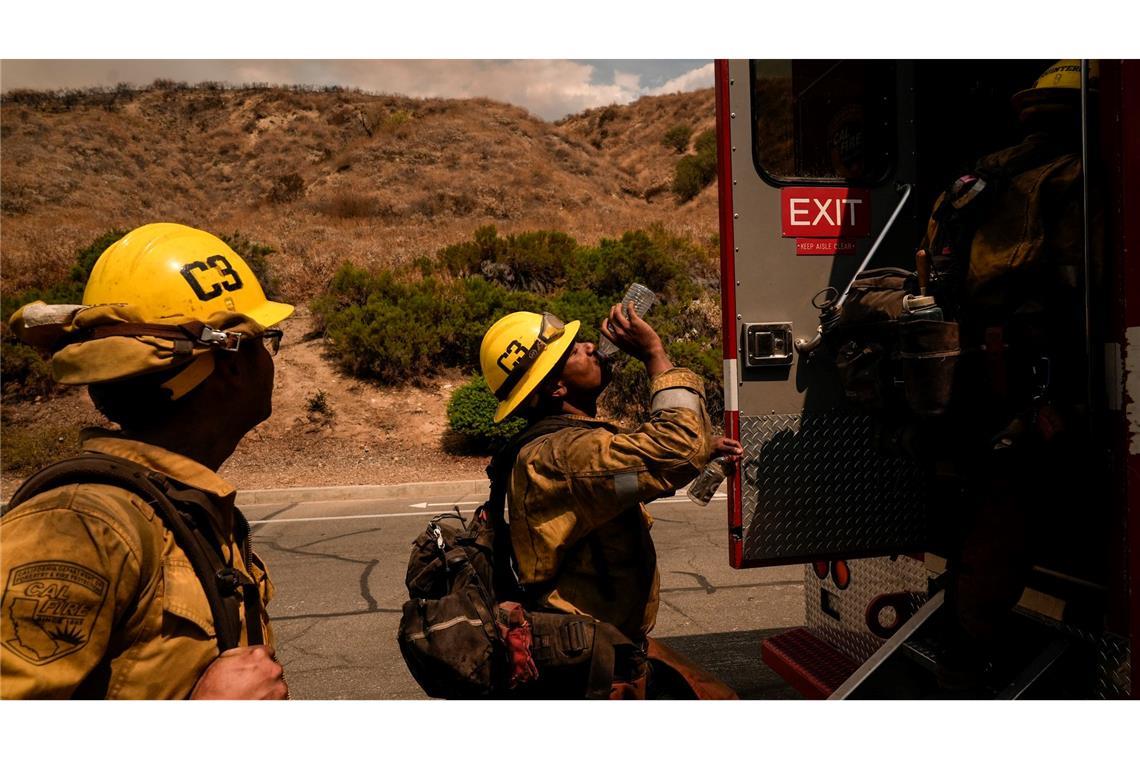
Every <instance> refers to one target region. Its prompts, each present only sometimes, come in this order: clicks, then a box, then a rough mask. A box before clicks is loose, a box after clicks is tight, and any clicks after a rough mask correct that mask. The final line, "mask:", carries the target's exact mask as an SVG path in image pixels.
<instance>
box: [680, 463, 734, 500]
mask: <svg viewBox="0 0 1140 760" xmlns="http://www.w3.org/2000/svg"><path fill="white" fill-rule="evenodd" d="M730 472H732V463H731V462H729V461H728V457H716V458H714V459H710V460H709V463H708V464H706V465H705V469H703V470H701V474H700V475H698V476H697V477H696V478H694V479H693V482H692V483H690V484H689V490H688V491H686V492H685V495H686V496H688V497H689V498H690V499H692V500H693V502H695V503H696V504H698V505H699V506H702V507H704V506H708V503H709V502H710V501H712V497H713V494H715V493H716V489H718V488H720V484H721V483H723V482H724V479H725V478H727V477H728V475H729V473H730Z"/></svg>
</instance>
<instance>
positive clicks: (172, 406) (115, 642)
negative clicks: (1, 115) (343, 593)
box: [0, 224, 293, 699]
mask: <svg viewBox="0 0 1140 760" xmlns="http://www.w3.org/2000/svg"><path fill="white" fill-rule="evenodd" d="M292 312H293V307H292V306H290V305H288V304H283V303H276V302H274V301H270V300H268V299H267V298H266V297H265V294H264V292H263V291H262V288H261V286H260V284H259V283H258V281H257V278H256V277H255V276H254V274H253V272H252V270H251V269H250V268H249V266H248V265H247V264H246V263H245V262H244V261H243V260H242V258H241V257H240V256H238V255H237V254H236V253H234V251H233V250H231V249H230V248H229V246H227V245H226V244H225V243H224V242H222V241H221V240H219V239H218V238H216V237H214V236H213V235H210V234H209V233H206V232H203V231H201V230H196V229H192V228H190V227H185V226H182V225H179V224H149V225H146V226H143V227H140V228H138V229H136V230H133V231H132V232H130V233H128V234H127V235H126V236H125V237H123V238H122V239H120V240H119V241H118V242H116V243H114V244H113V245H111V246H110V247H109V248H108V249H107V250H106V251H105V252H104V253H103V255H102V256H101V257H100V258H99V260H98V262H96V264H95V267H94V269H93V270H92V272H91V276H90V278H89V280H88V282H87V286H86V289H85V291H84V294H83V303H82V304H81V305H50V306H49V305H47V304H44V303H41V302H36V303H33V304H28V305H26V306H24V307H23V308H22V309H20V310H19V311H18V312H16V314H14V315H13V317H12V319H11V326H12V329H13V330H14V331H15V333H16V334H17V335H18V336H19V337H20V338H21V339H23V340H24V341H25V342H28V343H30V344H32V345H34V346H37V347H39V348H41V349H43V350H45V351H50V352H51V353H52V357H51V367H52V372H53V374H54V376H55V378H56V379H57V380H58V381H59V382H61V383H64V384H67V385H87V386H88V391H89V393H90V395H91V398H92V400H93V401H94V402H95V405H96V407H98V408H99V410H100V411H101V412H103V414H104V415H105V416H106V417H107V418H108V419H110V420H111V421H112V422H115V423H117V424H118V425H119V426H120V428H121V430H119V431H116V432H112V431H110V430H94V429H89V430H87V431H84V442H83V454H82V455H81V456H80V457H78V458H75V459H72V460H65V461H64V462H61V463H57V464H55V465H52V466H49V467H48V468H46V469H45V470H42V471H40V472H39V473H37V474H36V475H33V476H32V477H31V478H29V479H28V480H27V481H25V483H24V484H23V485H22V486H21V488H20V489H19V490H18V491H17V492H16V494H15V495H14V496H13V498H12V501H11V503H10V504H9V505H8V507H7V508H6V509H5V513H4V515H3V522H2V526H3V528H2V530H3V532H2V535H3V552H2V557H0V565H2V568H0V578H3V582H4V584H5V586H4V589H3V592H2V593H3V596H2V598H0V666H2V673H3V678H2V686H0V691H2V694H0V696H3V697H4V698H146V699H166V698H173V699H181V698H186V697H190V698H197V699H211V698H215V699H243V698H252V699H274V698H283V697H286V696H287V695H288V689H287V687H286V685H285V681H284V677H283V672H282V669H281V666H280V665H279V664H278V663H277V662H276V658H275V656H274V651H273V636H272V632H271V631H270V629H269V623H268V617H267V615H266V612H265V604H266V602H268V601H269V599H270V597H271V595H272V588H273V587H272V585H271V584H270V582H269V577H268V575H267V574H266V571H265V567H264V565H263V564H262V563H261V561H260V559H258V557H257V555H256V554H254V553H253V552H252V551H251V550H250V545H249V524H248V523H247V522H246V520H245V518H244V517H243V516H242V515H241V513H240V512H239V511H238V510H237V509H236V508H235V506H234V488H233V486H231V485H230V484H229V483H227V482H226V481H225V480H223V479H222V478H220V477H219V476H218V475H217V472H216V471H217V470H218V468H219V467H221V465H222V463H223V462H224V461H225V460H226V459H227V458H228V457H229V456H230V454H231V453H232V452H233V450H234V448H235V447H236V446H237V444H238V442H239V441H240V440H241V438H242V437H243V436H244V435H245V434H246V433H247V432H248V431H249V430H251V429H252V428H253V427H254V426H255V425H257V424H258V423H260V422H262V421H263V420H265V419H267V418H268V417H269V414H270V411H271V395H272V391H273V359H272V357H271V354H274V353H276V349H277V346H278V344H279V343H280V340H281V331H280V330H278V329H274V328H273V327H272V326H273V325H275V324H277V323H279V322H281V321H282V320H284V319H285V318H287V317H288V316H289V315H290V314H292Z"/></svg>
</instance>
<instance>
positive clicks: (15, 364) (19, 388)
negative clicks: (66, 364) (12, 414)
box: [0, 340, 55, 399]
mask: <svg viewBox="0 0 1140 760" xmlns="http://www.w3.org/2000/svg"><path fill="white" fill-rule="evenodd" d="M0 381H2V383H3V388H4V396H5V398H24V399H31V398H35V397H37V396H48V395H51V393H52V392H53V391H55V379H54V378H52V376H51V365H50V364H49V363H48V361H47V360H46V359H44V357H42V356H40V354H39V353H38V352H37V351H36V350H35V349H34V348H32V347H31V346H25V345H24V344H23V343H17V342H16V341H15V340H12V341H5V342H4V344H3V346H0Z"/></svg>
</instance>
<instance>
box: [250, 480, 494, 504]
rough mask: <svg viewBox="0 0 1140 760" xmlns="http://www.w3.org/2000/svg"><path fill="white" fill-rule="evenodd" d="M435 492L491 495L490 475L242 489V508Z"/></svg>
mask: <svg viewBox="0 0 1140 760" xmlns="http://www.w3.org/2000/svg"><path fill="white" fill-rule="evenodd" d="M424 493H429V494H431V498H433V499H458V498H460V497H463V496H473V497H475V498H479V499H485V498H487V493H488V487H487V480H486V478H484V479H482V480H444V481H439V482H435V483H430V482H428V483H392V484H391V485H383V486H319V487H312V486H300V487H298V488H266V489H262V490H259V491H238V494H237V500H236V503H237V505H238V506H239V507H256V506H259V505H261V504H284V503H287V502H299V501H352V500H363V499H399V498H403V497H420V496H422V495H423V494H424Z"/></svg>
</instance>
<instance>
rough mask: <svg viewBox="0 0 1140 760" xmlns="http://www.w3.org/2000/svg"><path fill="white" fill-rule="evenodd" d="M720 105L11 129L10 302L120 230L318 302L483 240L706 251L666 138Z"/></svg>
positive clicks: (339, 95) (72, 108) (402, 111)
mask: <svg viewBox="0 0 1140 760" xmlns="http://www.w3.org/2000/svg"><path fill="white" fill-rule="evenodd" d="M712 120H713V108H712V92H711V90H709V91H703V92H697V93H690V94H684V95H671V96H662V97H653V98H643V99H642V100H640V101H638V102H636V103H634V104H632V105H629V106H624V107H622V106H611V107H609V108H605V109H594V110H592V111H587V112H585V113H583V114H581V115H578V116H572V117H569V118H567V119H564V120H562V121H561V122H560V123H558V124H551V123H549V122H545V121H542V120H540V119H537V118H535V117H533V116H531V115H529V114H528V113H527V112H526V111H524V110H522V109H520V108H517V107H514V106H509V105H505V104H502V103H496V102H492V101H489V100H482V99H475V100H434V99H429V100H423V99H411V98H404V97H395V96H378V95H367V94H363V93H357V92H346V91H332V92H305V91H296V90H291V89H280V88H264V89H236V90H224V89H205V88H187V89H182V88H179V87H176V86H169V85H167V86H156V87H151V88H148V89H145V90H142V91H138V92H123V93H118V94H116V93H91V94H89V95H87V96H86V97H84V96H74V97H71V98H60V97H55V98H49V97H47V96H45V95H43V94H40V93H10V94H9V95H7V96H6V97H5V98H4V101H3V106H2V110H0V127H2V146H3V147H2V150H0V177H2V186H0V201H2V210H3V213H2V220H3V230H2V236H0V256H2V261H3V267H4V288H5V290H10V289H22V288H24V287H27V286H29V285H33V284H38V283H40V282H42V281H43V280H44V279H45V278H53V277H57V276H60V275H62V274H64V273H66V271H67V269H68V268H69V267H70V266H71V263H72V258H73V253H74V251H75V249H76V247H77V246H79V245H81V244H85V243H87V242H88V241H90V240H91V239H92V238H93V237H95V236H96V235H98V234H100V233H102V232H104V231H106V230H107V229H109V228H121V229H129V228H131V227H134V226H137V225H139V224H143V223H146V222H150V221H156V220H165V221H179V222H183V223H187V224H191V225H195V226H200V227H204V228H206V229H210V230H214V231H217V232H229V231H234V230H239V231H241V232H242V233H243V234H245V235H246V236H247V237H250V238H252V239H254V240H257V241H259V242H262V243H266V244H269V245H271V246H273V247H274V248H275V249H277V250H278V251H279V255H278V256H276V257H274V262H273V264H274V268H275V270H276V271H277V274H279V275H281V276H282V278H281V279H282V280H283V284H284V288H285V292H286V295H288V296H290V297H293V298H304V297H308V296H310V295H312V291H313V289H314V288H319V287H320V286H321V285H322V284H323V283H324V282H326V281H327V278H328V277H329V276H330V274H331V272H332V271H334V270H335V268H336V266H337V265H338V264H339V263H340V262H341V261H343V260H346V259H348V260H352V261H355V262H358V263H373V264H389V263H400V262H406V261H410V260H412V259H415V258H416V257H419V256H430V255H432V254H434V253H435V252H436V251H437V250H438V249H439V248H441V247H442V246H444V245H447V244H450V243H454V242H457V241H459V240H463V239H467V238H469V237H470V235H471V232H472V231H473V230H474V229H476V228H477V227H479V226H480V225H483V224H488V223H490V224H495V225H497V226H498V227H499V229H500V231H504V232H513V231H521V230H530V229H540V228H542V229H558V230H562V231H565V232H568V233H569V234H571V235H574V236H575V237H577V238H579V239H581V240H582V241H584V242H595V241H597V240H598V239H599V238H601V237H606V236H614V235H620V234H621V233H622V232H624V231H626V230H629V229H634V228H637V227H641V226H645V225H647V224H649V223H652V222H661V223H663V224H665V225H666V227H668V228H669V229H670V230H672V231H676V232H680V233H682V234H687V235H690V236H693V237H705V236H708V235H710V234H712V233H713V232H714V231H715V228H716V214H715V210H714V208H715V202H716V199H715V195H716V191H715V189H711V188H710V189H707V190H706V191H705V193H703V194H702V195H701V197H699V198H697V199H695V200H694V201H692V202H690V203H687V204H685V205H683V206H678V205H677V203H676V201H675V200H674V198H673V197H672V195H671V194H670V193H668V192H667V188H668V184H669V181H670V177H671V172H672V167H673V164H674V163H675V162H676V159H677V156H676V154H675V153H673V152H671V151H670V150H669V149H667V148H665V147H663V146H662V145H661V135H662V134H663V133H664V130H666V129H667V128H668V127H670V126H672V125H674V124H677V123H687V124H690V125H691V126H692V127H694V130H696V131H699V130H700V129H703V128H707V127H709V126H711V124H712Z"/></svg>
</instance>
